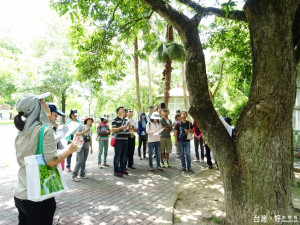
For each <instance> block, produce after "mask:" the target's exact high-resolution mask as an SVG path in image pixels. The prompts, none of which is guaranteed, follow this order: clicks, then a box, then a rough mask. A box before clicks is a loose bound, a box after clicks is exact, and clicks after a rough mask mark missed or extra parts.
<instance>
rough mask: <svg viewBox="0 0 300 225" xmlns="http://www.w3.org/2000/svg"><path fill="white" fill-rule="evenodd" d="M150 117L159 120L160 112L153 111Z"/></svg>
mask: <svg viewBox="0 0 300 225" xmlns="http://www.w3.org/2000/svg"><path fill="white" fill-rule="evenodd" d="M150 119H152V120H159V119H160V116H159V113H158V112H154V113H152V115H151V117H150Z"/></svg>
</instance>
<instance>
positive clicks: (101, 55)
mask: <svg viewBox="0 0 300 225" xmlns="http://www.w3.org/2000/svg"><path fill="white" fill-rule="evenodd" d="M52 7H53V8H54V9H55V10H57V11H59V12H60V14H61V15H64V14H69V15H70V17H71V19H72V21H73V22H74V25H73V26H72V29H71V33H70V40H71V45H72V46H73V47H74V48H75V49H76V50H77V57H76V59H75V63H76V67H77V69H78V77H77V78H78V80H80V81H86V80H89V81H92V82H93V83H94V84H95V88H97V87H98V88H99V87H100V85H101V81H102V80H104V81H105V82H106V83H108V84H111V85H113V84H115V83H116V81H118V80H121V79H122V78H124V77H125V73H124V70H126V67H127V62H128V59H129V55H128V53H127V51H126V50H125V51H124V47H125V46H124V44H126V43H131V42H132V41H133V38H134V37H135V36H138V31H139V30H142V31H145V33H148V32H147V30H149V24H147V18H150V17H151V15H152V14H151V10H150V9H149V8H148V7H145V5H144V4H143V3H141V2H140V1H138V0H134V1H131V0H126V1H116V0H115V1H108V0H106V1H101V2H99V1H98V0H91V1H83V0H80V1H52ZM87 26H88V28H86V27H87ZM146 37H149V39H150V40H153V39H154V38H153V34H150V35H145V38H146ZM153 46H156V44H155V41H150V42H149V44H148V45H147V46H146V47H145V51H147V52H149V51H150V49H151V48H153ZM129 54H130V53H129ZM139 55H141V56H145V55H143V54H139Z"/></svg>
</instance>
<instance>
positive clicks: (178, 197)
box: [176, 193, 181, 201]
mask: <svg viewBox="0 0 300 225" xmlns="http://www.w3.org/2000/svg"><path fill="white" fill-rule="evenodd" d="M180 199H181V197H180V193H177V196H176V201H178V200H180Z"/></svg>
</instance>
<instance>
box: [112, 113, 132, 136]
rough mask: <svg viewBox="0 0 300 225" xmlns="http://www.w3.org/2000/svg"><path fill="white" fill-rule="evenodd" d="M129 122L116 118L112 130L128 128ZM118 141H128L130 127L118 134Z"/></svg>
mask: <svg viewBox="0 0 300 225" xmlns="http://www.w3.org/2000/svg"><path fill="white" fill-rule="evenodd" d="M127 125H128V120H127V119H121V118H120V117H118V116H117V117H116V118H114V119H113V121H112V123H111V126H112V128H119V127H122V126H127ZM116 140H117V141H128V127H127V128H126V129H125V130H120V131H119V132H117V138H116Z"/></svg>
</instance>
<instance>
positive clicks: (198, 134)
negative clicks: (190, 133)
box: [193, 120, 202, 137]
mask: <svg viewBox="0 0 300 225" xmlns="http://www.w3.org/2000/svg"><path fill="white" fill-rule="evenodd" d="M193 126H194V136H195V137H199V136H200V137H201V136H202V133H201V131H200V129H199V127H198V125H197V123H196V121H195V120H194V122H193Z"/></svg>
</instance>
